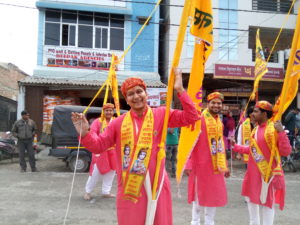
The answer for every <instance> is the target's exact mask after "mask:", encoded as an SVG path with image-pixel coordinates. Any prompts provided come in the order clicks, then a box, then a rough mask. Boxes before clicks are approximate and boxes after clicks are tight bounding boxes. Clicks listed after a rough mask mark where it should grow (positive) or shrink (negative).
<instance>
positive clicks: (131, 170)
mask: <svg viewBox="0 0 300 225" xmlns="http://www.w3.org/2000/svg"><path fill="white" fill-rule="evenodd" d="M134 126H135V123H134V122H133V121H132V118H131V115H130V112H128V113H126V115H125V117H124V120H123V122H122V126H121V149H122V151H121V156H122V181H123V188H124V198H125V199H129V200H131V201H133V202H137V201H138V198H139V197H140V191H141V187H142V185H143V183H144V179H145V177H146V174H147V171H148V166H149V161H150V156H151V151H152V139H153V127H154V119H153V112H152V110H151V109H150V107H148V110H147V113H146V115H145V118H144V121H143V125H142V128H141V130H140V132H139V136H138V140H137V142H136V143H135V139H134V136H135V135H134V131H135V129H134Z"/></svg>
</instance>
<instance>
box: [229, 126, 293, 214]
mask: <svg viewBox="0 0 300 225" xmlns="http://www.w3.org/2000/svg"><path fill="white" fill-rule="evenodd" d="M265 129H266V123H265V124H262V125H260V126H259V127H258V130H257V144H258V146H259V147H260V149H261V150H262V152H263V155H264V157H265V158H266V159H267V160H268V161H269V159H270V150H269V148H268V145H267V143H266V141H265V139H264V132H265ZM277 144H278V149H279V153H280V155H281V156H288V155H289V154H290V153H291V146H290V142H289V140H288V137H287V135H286V133H285V132H279V133H278V143H277ZM233 151H236V152H239V153H242V154H244V153H246V154H249V152H250V147H248V146H241V145H235V146H234V148H233ZM275 167H276V162H275V161H274V162H273V168H275ZM261 183H262V181H261V174H260V172H259V170H258V168H257V165H256V163H255V161H254V159H253V157H252V155H251V154H249V161H248V168H247V171H246V174H245V177H244V181H243V187H242V195H243V196H247V197H249V199H250V201H251V202H252V203H255V204H259V205H262V203H261V201H260V190H261ZM273 193H275V199H274V194H273ZM284 198H285V180H284V176H275V177H274V179H273V181H272V182H271V184H270V186H269V192H268V197H267V202H266V203H265V204H264V206H267V207H270V208H272V206H273V202H275V203H277V204H279V206H280V209H281V210H283V208H284ZM274 200H275V201H274Z"/></svg>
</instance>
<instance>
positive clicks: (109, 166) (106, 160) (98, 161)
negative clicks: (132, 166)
mask: <svg viewBox="0 0 300 225" xmlns="http://www.w3.org/2000/svg"><path fill="white" fill-rule="evenodd" d="M100 129H101V122H100V121H99V119H95V120H94V121H93V123H92V124H91V127H90V130H91V132H95V133H96V134H97V135H99V134H100ZM94 165H97V168H98V170H99V172H100V173H101V174H105V173H108V172H109V171H111V170H116V152H115V150H113V149H110V150H109V151H105V152H103V153H101V154H94V153H92V161H91V165H90V171H89V173H90V176H92V173H93V170H94Z"/></svg>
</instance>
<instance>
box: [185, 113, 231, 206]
mask: <svg viewBox="0 0 300 225" xmlns="http://www.w3.org/2000/svg"><path fill="white" fill-rule="evenodd" d="M186 169H191V173H190V175H189V178H188V202H189V203H191V202H192V201H195V200H196V199H195V196H196V195H197V198H198V203H199V205H201V206H207V207H221V206H225V205H226V204H227V191H226V183H225V178H224V174H223V173H219V174H214V172H213V164H212V158H211V152H210V149H209V143H208V137H207V131H206V124H205V119H204V117H203V116H202V117H201V134H200V136H199V139H198V141H197V143H196V145H195V147H194V149H193V151H192V153H191V157H190V159H189V161H188V163H187V165H186Z"/></svg>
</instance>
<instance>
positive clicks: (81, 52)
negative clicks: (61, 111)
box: [43, 46, 124, 70]
mask: <svg viewBox="0 0 300 225" xmlns="http://www.w3.org/2000/svg"><path fill="white" fill-rule="evenodd" d="M43 52H44V54H43V65H45V66H49V67H67V68H80V69H98V70H99V69H100V70H109V68H110V62H111V57H112V55H113V54H114V55H117V56H119V55H121V54H122V52H120V51H118V52H116V51H108V50H94V49H86V48H74V47H73V48H72V47H56V46H55V47H48V46H44V50H43ZM123 68H124V63H123V64H121V65H119V69H123Z"/></svg>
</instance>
